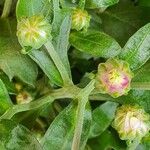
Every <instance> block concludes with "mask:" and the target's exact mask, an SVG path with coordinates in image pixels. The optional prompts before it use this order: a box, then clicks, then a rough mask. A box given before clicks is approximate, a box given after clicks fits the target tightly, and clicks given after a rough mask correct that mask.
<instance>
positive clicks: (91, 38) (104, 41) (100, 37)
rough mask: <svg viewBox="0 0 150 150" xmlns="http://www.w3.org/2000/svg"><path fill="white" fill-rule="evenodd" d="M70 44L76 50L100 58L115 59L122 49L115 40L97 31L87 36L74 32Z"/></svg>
mask: <svg viewBox="0 0 150 150" xmlns="http://www.w3.org/2000/svg"><path fill="white" fill-rule="evenodd" d="M70 43H71V44H72V45H73V46H74V47H75V48H76V49H78V50H80V51H83V52H85V53H88V54H91V55H92V56H98V57H105V58H110V57H114V56H117V55H118V54H119V53H120V51H121V47H120V46H119V44H118V43H117V42H116V41H115V40H114V39H113V38H111V37H110V36H109V35H107V34H105V33H102V32H96V31H93V32H88V33H86V34H83V33H80V32H73V33H71V35H70Z"/></svg>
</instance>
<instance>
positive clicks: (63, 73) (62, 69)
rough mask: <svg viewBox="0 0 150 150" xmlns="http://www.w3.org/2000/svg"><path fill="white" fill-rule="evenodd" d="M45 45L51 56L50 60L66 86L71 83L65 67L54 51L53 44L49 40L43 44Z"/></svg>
mask: <svg viewBox="0 0 150 150" xmlns="http://www.w3.org/2000/svg"><path fill="white" fill-rule="evenodd" d="M45 47H46V49H47V52H48V53H49V55H50V56H51V58H52V60H53V61H54V63H55V65H56V67H57V69H58V70H59V72H60V75H61V77H62V79H63V81H64V86H68V85H73V83H72V81H71V79H70V78H69V74H68V72H67V70H66V68H65V66H64V65H63V63H62V61H61V59H60V57H59V55H58V54H57V52H56V51H55V49H54V47H53V45H52V43H51V42H47V43H46V44H45Z"/></svg>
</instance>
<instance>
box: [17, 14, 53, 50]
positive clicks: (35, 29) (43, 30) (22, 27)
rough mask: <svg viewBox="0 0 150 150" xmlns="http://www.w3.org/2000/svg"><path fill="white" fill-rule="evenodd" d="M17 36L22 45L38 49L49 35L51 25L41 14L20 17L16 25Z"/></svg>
mask: <svg viewBox="0 0 150 150" xmlns="http://www.w3.org/2000/svg"><path fill="white" fill-rule="evenodd" d="M17 36H18V40H19V43H20V44H21V46H22V47H26V46H29V47H32V48H35V49H38V48H40V47H41V46H42V45H43V44H45V43H46V42H47V40H48V39H49V38H50V37H51V25H50V24H49V23H48V21H47V20H45V18H44V17H43V16H32V17H29V18H22V19H21V20H20V21H19V22H18V25H17Z"/></svg>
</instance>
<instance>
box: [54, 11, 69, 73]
mask: <svg viewBox="0 0 150 150" xmlns="http://www.w3.org/2000/svg"><path fill="white" fill-rule="evenodd" d="M70 28H71V18H70V14H69V15H66V17H65V18H64V20H63V22H62V24H61V26H60V32H59V35H58V40H57V48H56V50H57V52H58V54H59V56H60V58H61V60H62V62H63V64H64V66H65V67H66V69H67V71H68V73H69V75H70V76H71V71H70V65H69V60H68V54H67V52H68V46H69V34H70Z"/></svg>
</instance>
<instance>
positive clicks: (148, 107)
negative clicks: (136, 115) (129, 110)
mask: <svg viewBox="0 0 150 150" xmlns="http://www.w3.org/2000/svg"><path fill="white" fill-rule="evenodd" d="M149 98H150V91H148V90H147V91H146V90H131V91H130V92H129V93H128V95H127V96H122V97H120V98H118V99H116V101H117V102H119V103H122V104H131V105H134V104H138V105H139V106H141V107H143V108H144V109H145V111H147V112H149V113H150V101H149Z"/></svg>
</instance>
